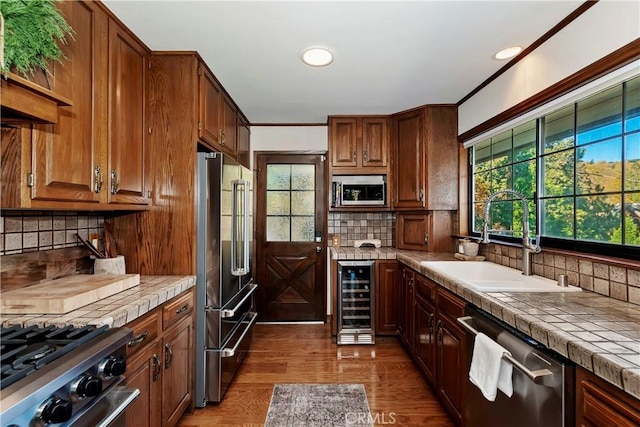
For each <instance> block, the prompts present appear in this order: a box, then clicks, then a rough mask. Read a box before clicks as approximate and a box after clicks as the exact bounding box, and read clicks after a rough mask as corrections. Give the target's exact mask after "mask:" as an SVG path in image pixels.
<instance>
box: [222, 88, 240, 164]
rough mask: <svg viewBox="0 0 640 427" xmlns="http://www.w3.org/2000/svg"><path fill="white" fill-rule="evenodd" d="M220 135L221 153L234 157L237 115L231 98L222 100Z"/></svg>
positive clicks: (235, 151) (225, 97) (235, 152)
mask: <svg viewBox="0 0 640 427" xmlns="http://www.w3.org/2000/svg"><path fill="white" fill-rule="evenodd" d="M221 123H222V134H221V135H220V146H221V147H222V151H224V152H225V153H227V154H229V155H230V156H231V157H234V158H235V157H236V154H237V149H238V147H237V135H236V126H237V114H236V106H235V104H234V103H233V101H232V100H231V98H229V97H227V96H224V97H223V98H222V119H221Z"/></svg>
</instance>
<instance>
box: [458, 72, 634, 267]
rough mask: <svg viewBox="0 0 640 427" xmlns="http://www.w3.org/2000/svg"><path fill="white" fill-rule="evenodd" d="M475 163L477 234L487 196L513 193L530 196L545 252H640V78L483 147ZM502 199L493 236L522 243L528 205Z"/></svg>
mask: <svg viewBox="0 0 640 427" xmlns="http://www.w3.org/2000/svg"><path fill="white" fill-rule="evenodd" d="M471 155H472V160H473V161H472V176H473V179H472V182H471V185H472V190H473V191H472V192H471V194H472V197H473V200H472V203H471V206H472V209H473V212H472V214H471V215H470V218H472V224H471V226H472V230H473V231H474V232H476V233H479V232H481V230H482V228H483V223H484V218H483V213H484V202H485V201H486V200H487V198H488V197H489V195H491V194H492V193H494V192H496V191H499V190H505V189H509V190H515V191H517V192H519V193H521V194H522V195H524V197H525V198H526V200H527V203H528V207H529V225H530V229H531V233H532V235H533V234H540V235H541V237H542V238H543V239H544V240H545V243H547V244H549V243H552V246H559V247H563V246H564V247H567V244H569V246H568V247H571V248H576V247H579V246H580V245H583V246H584V247H580V249H584V248H585V247H586V248H598V247H600V251H601V252H602V250H603V248H604V249H605V250H608V249H607V248H618V249H620V250H618V252H621V253H622V254H623V255H624V254H625V252H624V251H625V250H630V249H639V248H640V76H637V77H635V78H633V79H631V80H628V81H626V82H624V83H622V84H618V85H616V86H613V87H611V88H608V89H606V90H604V91H601V92H599V93H596V94H594V95H592V96H590V97H588V98H585V99H583V100H580V101H578V102H576V103H574V104H571V105H567V106H565V107H563V108H560V109H558V110H556V111H554V112H552V113H550V114H547V115H545V116H543V117H539V118H537V119H534V120H531V121H529V122H527V123H524V124H522V125H520V126H518V127H515V128H513V129H510V130H508V131H505V132H502V133H500V134H498V135H495V136H493V137H491V138H489V139H486V140H484V141H481V142H479V143H478V144H476V145H475V146H474V147H473V149H472V152H471ZM502 196H504V197H501V196H499V197H498V198H496V200H495V201H494V202H493V203H492V204H491V212H490V213H489V214H490V215H489V221H490V223H489V224H488V228H489V229H490V230H491V232H490V233H491V234H493V235H494V236H495V235H501V236H507V237H522V216H523V209H522V204H521V202H520V201H519V200H518V199H517V198H514V197H509V195H508V194H507V195H502ZM553 243H555V244H553ZM595 252H598V250H597V249H596V250H595ZM636 253H640V251H636Z"/></svg>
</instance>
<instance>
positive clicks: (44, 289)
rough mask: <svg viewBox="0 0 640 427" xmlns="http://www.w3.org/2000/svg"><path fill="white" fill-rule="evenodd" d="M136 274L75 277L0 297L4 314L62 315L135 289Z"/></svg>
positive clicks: (137, 277) (7, 293)
mask: <svg viewBox="0 0 640 427" xmlns="http://www.w3.org/2000/svg"><path fill="white" fill-rule="evenodd" d="M139 283H140V275H139V274H95V275H94V274H76V275H73V276H67V277H62V278H60V279H56V280H48V281H46V282H42V283H38V284H37V285H32V286H27V287H25V288H20V289H13V290H10V291H7V292H3V293H2V295H0V313H3V314H65V313H68V312H70V311H73V310H75V309H77V308H80V307H84V306H85V305H88V304H92V303H94V302H96V301H99V300H101V299H103V298H107V297H109V296H111V295H114V294H117V293H118V292H122V291H124V290H126V289H129V288H132V287H134V286H137V285H138V284H139Z"/></svg>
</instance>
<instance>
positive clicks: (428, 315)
mask: <svg viewBox="0 0 640 427" xmlns="http://www.w3.org/2000/svg"><path fill="white" fill-rule="evenodd" d="M415 316H416V319H415V320H416V325H415V333H416V337H415V342H416V360H417V361H418V366H419V367H420V369H421V371H422V373H423V374H424V376H425V377H426V378H427V380H428V381H429V383H431V384H435V379H436V347H435V344H436V340H435V316H436V307H435V305H434V304H433V303H431V302H429V301H427V300H426V299H425V298H422V297H420V296H418V295H416V313H415Z"/></svg>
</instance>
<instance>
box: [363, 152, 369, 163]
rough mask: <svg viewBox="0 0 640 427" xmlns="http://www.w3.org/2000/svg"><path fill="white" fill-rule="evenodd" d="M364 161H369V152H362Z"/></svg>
mask: <svg viewBox="0 0 640 427" xmlns="http://www.w3.org/2000/svg"><path fill="white" fill-rule="evenodd" d="M362 160H363V161H365V162H368V161H369V155H368V154H367V150H364V151H363V152H362Z"/></svg>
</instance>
